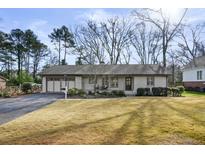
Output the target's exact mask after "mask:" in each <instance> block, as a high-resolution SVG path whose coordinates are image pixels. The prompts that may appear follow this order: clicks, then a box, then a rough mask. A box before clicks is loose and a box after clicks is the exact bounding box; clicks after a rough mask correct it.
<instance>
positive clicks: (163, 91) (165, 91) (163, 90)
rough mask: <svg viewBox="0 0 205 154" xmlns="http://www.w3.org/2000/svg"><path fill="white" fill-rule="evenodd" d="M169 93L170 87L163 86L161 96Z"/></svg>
mask: <svg viewBox="0 0 205 154" xmlns="http://www.w3.org/2000/svg"><path fill="white" fill-rule="evenodd" d="M167 95H168V88H166V87H161V96H167Z"/></svg>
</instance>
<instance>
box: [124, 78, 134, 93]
mask: <svg viewBox="0 0 205 154" xmlns="http://www.w3.org/2000/svg"><path fill="white" fill-rule="evenodd" d="M132 84H133V80H132V77H125V90H132V87H133V85H132Z"/></svg>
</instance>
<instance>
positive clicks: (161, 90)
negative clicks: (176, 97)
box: [152, 87, 168, 96]
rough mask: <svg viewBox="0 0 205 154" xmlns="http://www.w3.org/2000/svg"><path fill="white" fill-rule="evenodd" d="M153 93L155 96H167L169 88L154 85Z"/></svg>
mask: <svg viewBox="0 0 205 154" xmlns="http://www.w3.org/2000/svg"><path fill="white" fill-rule="evenodd" d="M152 94H153V95H154V96H167V94H168V88H166V87H153V88H152Z"/></svg>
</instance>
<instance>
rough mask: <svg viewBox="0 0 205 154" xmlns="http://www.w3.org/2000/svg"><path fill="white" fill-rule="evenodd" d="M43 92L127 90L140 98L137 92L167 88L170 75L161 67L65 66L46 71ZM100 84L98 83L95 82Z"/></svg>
mask: <svg viewBox="0 0 205 154" xmlns="http://www.w3.org/2000/svg"><path fill="white" fill-rule="evenodd" d="M41 75H42V85H43V92H60V91H61V88H64V87H65V86H67V87H68V88H74V87H75V88H78V89H83V90H84V91H86V92H89V91H94V87H96V90H99V91H100V90H103V91H106V90H107V91H112V90H123V91H125V94H127V95H134V94H136V90H137V88H145V87H150V88H151V87H167V76H168V75H169V73H168V72H167V70H166V69H164V68H163V67H161V66H160V65H137V64H119V65H106V64H99V65H63V66H53V67H50V68H47V69H45V70H43V71H42V73H41ZM95 81H96V82H95Z"/></svg>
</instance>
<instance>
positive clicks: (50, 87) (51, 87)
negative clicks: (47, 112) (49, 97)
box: [47, 78, 61, 92]
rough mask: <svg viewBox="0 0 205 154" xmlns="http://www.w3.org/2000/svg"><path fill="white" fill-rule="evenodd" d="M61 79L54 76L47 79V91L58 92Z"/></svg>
mask: <svg viewBox="0 0 205 154" xmlns="http://www.w3.org/2000/svg"><path fill="white" fill-rule="evenodd" d="M60 86H61V81H60V80H59V79H56V78H53V79H52V78H51V79H50V80H48V81H47V91H48V92H60V91H61V90H60Z"/></svg>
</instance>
